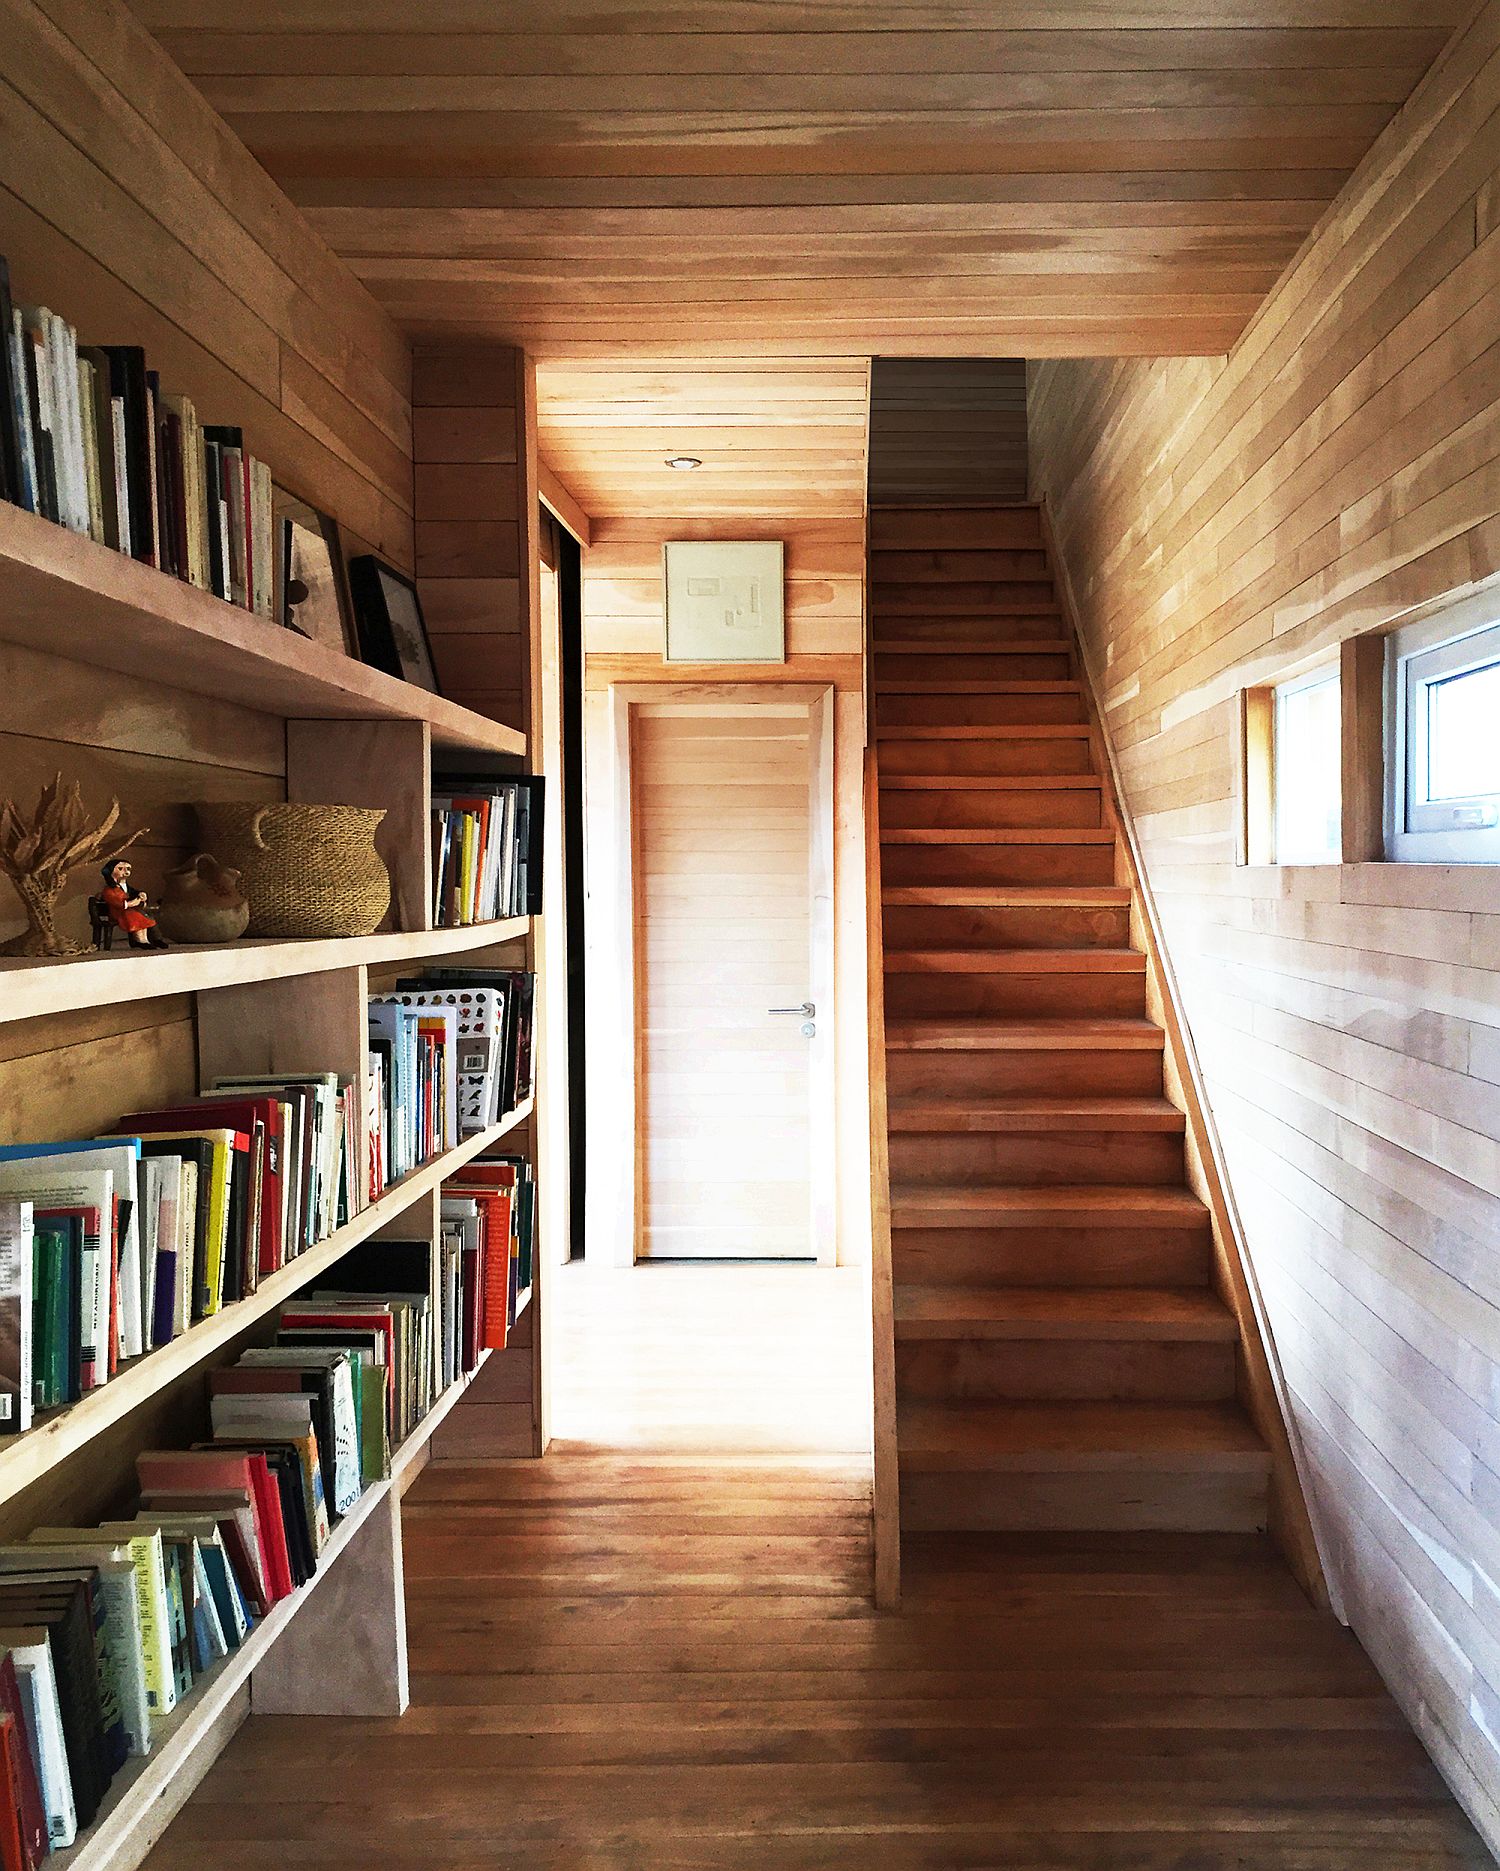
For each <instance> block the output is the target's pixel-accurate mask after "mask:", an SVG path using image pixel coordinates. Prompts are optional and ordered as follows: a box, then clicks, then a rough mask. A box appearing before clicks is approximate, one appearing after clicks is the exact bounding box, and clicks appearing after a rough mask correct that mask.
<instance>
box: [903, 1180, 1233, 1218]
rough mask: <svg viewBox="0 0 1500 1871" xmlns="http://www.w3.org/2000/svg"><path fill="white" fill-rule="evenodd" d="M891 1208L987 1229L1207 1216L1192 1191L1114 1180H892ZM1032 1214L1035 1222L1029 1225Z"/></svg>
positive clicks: (1205, 1210)
mask: <svg viewBox="0 0 1500 1871" xmlns="http://www.w3.org/2000/svg"><path fill="white" fill-rule="evenodd" d="M891 1206H892V1208H893V1209H900V1210H902V1211H903V1212H904V1211H905V1210H906V1209H908V1208H919V1209H921V1211H922V1212H923V1214H924V1215H926V1216H929V1217H935V1216H938V1215H982V1216H983V1217H984V1218H985V1220H986V1222H987V1223H988V1224H989V1225H990V1226H992V1227H994V1226H1004V1225H1006V1223H1007V1222H1008V1221H1010V1220H1019V1221H1020V1225H1023V1226H1031V1225H1038V1226H1052V1227H1067V1226H1074V1227H1080V1228H1089V1227H1097V1226H1099V1225H1100V1224H1101V1223H1107V1224H1109V1225H1112V1226H1114V1227H1117V1228H1154V1227H1164V1228H1174V1227H1175V1228H1187V1227H1195V1226H1197V1225H1198V1224H1200V1223H1202V1222H1204V1221H1206V1220H1207V1219H1208V1210H1207V1209H1206V1208H1205V1207H1204V1205H1203V1203H1202V1202H1201V1201H1199V1199H1198V1197H1197V1196H1196V1195H1194V1194H1193V1192H1192V1190H1191V1189H1172V1188H1159V1187H1156V1186H1155V1185H1152V1184H1140V1183H1117V1182H1078V1183H1063V1184H1053V1183H1041V1184H1024V1183H992V1184H987V1185H979V1184H970V1185H968V1186H966V1187H964V1188H956V1187H954V1186H952V1185H951V1184H945V1183H925V1182H924V1183H905V1184H902V1183H896V1182H893V1183H892V1186H891ZM1033 1217H1039V1218H1040V1220H1039V1221H1037V1222H1036V1223H1035V1224H1033V1222H1032V1218H1033ZM1075 1217H1076V1218H1077V1219H1076V1220H1075V1219H1074V1218H1075ZM906 1225H908V1226H909V1225H910V1224H909V1223H908V1224H906Z"/></svg>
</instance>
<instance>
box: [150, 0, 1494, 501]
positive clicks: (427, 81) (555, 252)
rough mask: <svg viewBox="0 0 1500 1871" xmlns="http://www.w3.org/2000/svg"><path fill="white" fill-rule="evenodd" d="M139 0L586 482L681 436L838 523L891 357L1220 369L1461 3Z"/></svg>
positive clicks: (321, 214) (325, 224) (420, 319)
mask: <svg viewBox="0 0 1500 1871" xmlns="http://www.w3.org/2000/svg"><path fill="white" fill-rule="evenodd" d="M135 5H136V11H137V12H138V13H139V14H140V16H141V17H142V18H143V19H144V20H145V22H146V23H147V25H149V26H150V27H151V28H152V30H153V31H155V32H156V33H157V35H158V37H159V38H160V39H161V40H162V42H163V43H164V44H165V45H166V47H167V49H168V50H169V51H170V52H171V53H172V55H173V56H174V57H175V58H176V59H177V60H178V61H179V63H180V64H181V65H182V66H183V67H184V69H185V70H186V71H187V72H188V73H189V74H190V75H191V76H192V77H193V78H194V79H195V80H196V81H197V82H198V84H199V85H200V86H201V87H202V89H203V90H204V91H205V92H206V93H207V95H208V97H209V99H210V100H211V101H212V102H213V103H214V104H215V105H216V106H217V107H218V109H219V110H220V111H221V112H222V113H223V114H224V115H225V116H226V117H227V118H228V120H229V121H230V123H231V124H232V125H233V126H234V128H235V130H236V131H237V132H238V134H239V135H240V136H241V137H243V139H244V140H245V142H246V143H247V144H248V145H249V146H250V148H251V149H252V150H253V151H254V152H255V154H256V155H257V156H258V157H259V158H260V159H261V161H262V162H263V163H264V164H265V166H266V167H267V168H268V169H269V170H270V171H271V173H272V174H273V175H274V176H275V177H276V178H277V180H278V181H279V182H280V183H281V184H282V186H283V187H284V188H285V189H286V190H287V191H288V193H289V194H290V195H291V196H292V197H293V199H294V200H296V201H298V202H299V203H300V204H301V205H302V206H303V207H304V209H305V210H306V211H307V213H308V214H309V216H310V217H311V219H312V220H313V222H314V224H315V225H316V226H317V227H319V228H320V229H321V231H322V232H323V233H324V235H325V236H326V237H327V238H328V240H329V241H330V242H331V243H332V245H333V246H334V247H335V248H336V249H337V250H338V251H339V252H340V253H342V254H343V255H345V257H346V258H347V259H348V260H349V261H350V263H351V264H352V265H353V267H354V268H355V270H356V271H357V272H358V273H359V274H360V275H361V276H362V277H363V278H364V279H365V280H366V281H367V282H368V284H369V286H370V288H371V290H372V291H373V292H374V293H375V294H376V296H377V297H378V298H379V299H381V300H382V301H383V302H384V303H385V304H386V305H387V306H388V307H389V308H390V310H391V312H392V313H393V314H394V315H395V316H396V317H397V318H398V319H400V320H401V321H402V322H403V323H405V324H406V325H408V326H409V327H410V328H411V329H412V330H414V331H425V332H432V331H449V332H461V331H471V332H482V333H485V334H487V335H492V336H503V337H505V338H507V339H510V340H513V341H515V342H518V343H521V344H524V345H525V346H526V347H527V348H528V349H530V350H531V351H532V352H534V353H535V355H536V356H537V358H538V359H539V360H540V361H541V363H542V365H543V368H544V375H543V381H544V385H545V386H546V391H547V410H548V428H549V435H550V436H551V437H555V438H557V440H556V442H554V443H550V444H549V453H551V454H552V456H553V461H554V466H556V467H557V468H558V470H559V472H561V473H563V475H564V478H565V479H566V478H568V472H567V467H566V466H565V462H564V457H563V453H562V452H561V451H562V449H563V447H564V443H563V440H562V438H564V437H565V436H567V437H571V438H572V440H571V443H569V444H567V446H571V447H572V449H573V450H574V454H573V456H571V457H570V458H569V459H570V460H572V461H575V462H576V460H577V459H578V457H579V454H580V451H585V450H586V448H587V444H586V443H585V440H584V437H583V433H582V432H583V431H584V430H585V429H589V428H593V430H594V432H595V433H601V431H600V427H599V425H600V424H607V425H608V428H609V429H610V430H611V431H612V434H611V435H610V436H609V438H608V440H607V441H601V443H600V445H599V446H598V447H597V448H596V449H594V450H593V451H592V453H590V454H589V461H590V467H589V470H588V475H587V479H588V483H589V485H590V486H591V487H592V486H595V485H597V486H598V488H599V489H600V490H601V493H600V495H599V496H597V497H602V498H605V499H606V500H607V501H608V502H609V503H610V509H611V510H619V511H644V510H645V509H644V507H642V506H641V505H639V504H638V502H639V501H640V500H643V499H645V498H647V497H651V498H654V497H656V494H657V489H656V486H655V485H654V482H655V480H656V479H657V478H659V474H658V471H659V468H660V460H661V455H660V453H659V450H660V448H661V445H662V440H663V436H664V434H665V433H666V432H668V431H670V437H671V439H670V446H671V448H672V449H673V450H683V451H686V452H689V453H695V454H702V455H703V456H704V459H705V463H706V464H707V463H709V462H710V461H712V462H713V463H714V467H715V472H714V473H713V474H709V473H708V472H707V469H706V468H705V470H704V471H700V473H699V474H697V475H692V476H690V475H675V476H673V477H672V490H671V491H672V494H673V496H674V497H675V499H676V501H677V502H678V503H679V504H681V503H683V502H687V503H689V505H690V503H691V502H692V501H695V500H700V499H701V500H703V501H706V502H708V503H710V505H711V506H712V505H715V504H717V503H718V502H720V501H722V499H723V498H724V497H725V496H726V494H728V493H730V492H731V483H732V482H734V480H735V470H734V469H733V468H732V466H731V463H730V460H729V454H730V445H729V444H728V443H723V442H721V439H720V438H721V437H722V435H723V433H724V432H725V431H728V430H735V431H737V432H738V433H737V437H736V439H737V440H738V441H739V442H740V443H742V444H744V443H749V444H750V446H749V447H747V448H744V449H743V450H742V452H743V454H744V456H745V459H744V460H743V461H742V462H741V463H740V466H739V470H738V473H739V480H738V483H737V484H738V485H740V486H743V487H744V488H745V489H747V490H749V489H753V488H754V487H756V486H757V485H759V486H761V487H762V489H763V492H762V494H761V495H759V496H758V498H760V499H762V501H766V500H771V499H773V498H774V497H775V490H776V482H775V481H774V480H772V479H770V478H767V477H770V476H773V475H774V476H776V477H779V479H780V480H781V481H783V482H785V481H787V480H788V478H789V477H790V479H791V482H792V484H793V485H794V486H796V485H802V483H801V482H799V481H797V479H796V477H797V476H798V475H799V474H800V473H801V471H802V467H803V465H804V464H802V463H801V462H800V461H795V462H794V461H791V460H790V459H789V457H790V456H811V455H815V454H817V453H818V452H819V451H820V450H824V449H825V448H826V449H827V450H829V451H830V452H829V453H828V454H827V455H826V456H825V457H824V459H825V465H826V473H825V474H823V475H821V476H820V475H819V474H818V473H817V471H816V469H814V468H812V464H810V463H809V464H807V465H808V467H809V468H810V470H811V477H810V478H811V480H812V481H817V482H819V483H820V486H819V494H818V497H819V499H820V500H821V501H822V502H823V505H822V506H821V507H820V509H819V510H822V511H826V510H827V504H826V503H827V496H828V493H829V490H830V489H833V490H838V489H844V490H849V491H853V490H854V489H855V484H856V481H857V479H858V472H857V470H856V469H855V468H854V467H853V466H852V465H851V464H850V462H849V460H848V456H849V452H850V451H849V445H850V442H851V440H852V429H850V427H849V425H848V424H847V423H846V422H845V421H844V420H843V419H842V418H841V419H839V420H838V421H835V422H829V421H826V420H824V419H823V418H824V417H825V416H828V415H831V414H832V406H838V405H840V404H841V399H843V398H844V397H845V396H846V395H847V391H848V386H849V382H850V378H851V372H852V371H858V370H861V369H862V368H863V360H865V359H867V358H869V357H870V356H872V355H880V354H885V355H892V356H897V355H899V356H978V357H984V356H997V355H1001V356H1003V355H1009V356H1021V357H1024V356H1033V357H1040V356H1055V355H1082V354H1095V355H1162V354H1168V353H1217V352H1221V351H1224V350H1226V349H1227V348H1228V347H1229V345H1230V344H1231V343H1232V341H1233V340H1234V338H1235V337H1236V336H1237V335H1238V333H1239V332H1240V331H1241V330H1242V329H1243V327H1244V325H1245V323H1246V321H1247V320H1248V319H1249V317H1250V315H1251V314H1252V313H1253V311H1254V310H1255V308H1256V307H1257V306H1258V305H1259V303H1260V301H1261V300H1262V298H1263V297H1264V295H1265V293H1266V291H1267V290H1268V288H1269V287H1270V285H1271V284H1272V282H1273V281H1274V280H1275V278H1276V277H1277V275H1278V274H1279V273H1280V271H1281V269H1282V268H1283V266H1284V265H1285V264H1286V262H1287V260H1288V259H1289V258H1290V257H1291V255H1292V254H1293V252H1294V251H1295V250H1296V248H1297V246H1298V245H1299V243H1300V242H1301V240H1302V239H1303V237H1304V236H1305V235H1306V233H1307V231H1308V230H1309V228H1310V227H1311V226H1312V224H1313V222H1314V221H1315V220H1316V219H1317V217H1318V215H1319V214H1320V213H1321V211H1322V209H1323V208H1324V207H1325V206H1326V204H1327V203H1328V202H1329V200H1331V198H1332V197H1333V195H1334V194H1335V193H1336V191H1337V190H1338V188H1339V186H1340V184H1341V183H1342V181H1343V179H1344V178H1345V177H1346V176H1347V175H1348V173H1349V171H1350V170H1351V169H1352V168H1353V167H1354V165H1355V164H1356V163H1357V162H1358V161H1359V159H1360V157H1361V156H1362V155H1363V154H1364V152H1365V151H1366V150H1367V149H1368V147H1369V145H1370V143H1371V142H1372V140H1373V139H1374V137H1375V135H1376V134H1377V132H1378V131H1379V130H1380V128H1381V127H1382V125H1384V124H1385V123H1386V121H1387V120H1388V119H1389V118H1390V117H1391V115H1392V114H1393V113H1394V112H1395V111H1396V110H1397V109H1398V108H1399V106H1400V105H1401V103H1402V102H1403V101H1404V100H1405V98H1406V97H1407V96H1408V95H1409V94H1410V92H1411V90H1412V88H1413V86H1414V85H1415V84H1416V82H1417V80H1418V78H1419V77H1420V76H1421V74H1422V72H1423V71H1424V70H1425V69H1426V67H1427V66H1428V65H1429V64H1430V62H1431V61H1432V59H1433V58H1434V56H1435V55H1436V53H1437V52H1438V50H1439V49H1440V48H1441V46H1442V44H1443V43H1444V41H1445V39H1446V37H1447V35H1448V33H1449V31H1450V30H1451V29H1452V28H1453V26H1455V25H1456V24H1457V23H1458V20H1459V18H1460V17H1461V16H1462V15H1463V14H1464V13H1466V12H1467V10H1468V6H1469V0H1423V4H1421V5H1418V4H1417V3H1416V0H1306V3H1305V4H1299V5H1296V6H1294V5H1292V4H1291V3H1290V0H1135V3H1134V4H1120V5H1112V4H1107V3H1101V0H1012V3H1009V4H1004V5H1001V4H995V3H993V0H991V3H986V0H938V3H936V4H930V5H915V4H902V0H703V3H698V0H656V4H651V3H650V0H498V3H497V0H419V4H413V0H135ZM414 26H419V27H420V30H414ZM818 360H827V361H828V362H827V367H826V374H825V369H824V367H823V366H822V365H820V364H819V362H818ZM699 363H701V364H702V365H703V366H704V367H705V368H704V376H705V382H704V384H703V385H701V386H698V387H694V386H693V385H692V383H691V379H692V377H693V376H694V374H695V366H696V365H697V364H699ZM783 363H785V364H789V365H791V366H792V368H791V369H790V370H787V371H786V372H785V373H784V382H785V386H786V393H785V394H784V395H782V394H778V393H776V392H774V391H771V392H770V396H771V403H772V404H773V405H774V407H773V408H771V409H770V410H769V412H768V413H767V420H766V421H765V422H764V423H763V424H761V425H760V426H757V425H756V414H757V411H761V410H764V409H765V408H766V404H765V396H766V394H767V392H768V385H767V380H766V379H767V371H766V366H767V365H780V364H783ZM615 371H618V373H619V374H618V379H617V381H618V383H619V386H620V395H619V399H618V400H619V405H620V406H619V409H618V410H616V409H615V408H613V407H609V408H603V409H601V407H600V406H601V405H612V404H613V403H614V401H615V400H616V399H615V398H614V397H613V396H612V395H611V392H610V383H611V381H612V376H611V373H612V372H615ZM656 378H661V379H662V380H663V381H665V382H667V383H669V384H670V385H671V386H672V388H671V391H670V393H669V394H666V395H664V396H663V398H662V399H661V401H660V404H659V406H654V405H653V400H652V398H651V397H650V396H649V395H646V396H642V395H641V390H642V386H643V385H645V384H647V383H649V382H651V381H652V380H654V379H656ZM736 379H738V380H739V381H740V383H741V385H742V387H743V388H744V389H745V390H746V392H747V396H746V400H745V401H743V402H739V403H737V402H736V401H735V400H734V399H735V394H736V392H735V391H734V390H733V388H732V387H731V386H732V384H733V383H734V381H735V380H736ZM820 380H822V381H825V382H826V385H827V387H828V390H829V394H828V395H827V396H826V397H816V396H811V395H809V394H808V391H809V386H810V385H811V384H813V383H814V382H816V381H820ZM798 399H803V400H804V401H805V403H806V407H805V408H803V409H802V410H801V414H800V417H799V415H798ZM820 401H822V402H826V403H827V404H829V405H830V408H828V409H825V410H821V411H820V410H819V409H817V408H816V407H815V405H816V404H817V403H818V402H820ZM583 410H589V411H591V412H593V413H594V414H595V415H597V416H598V419H599V420H598V423H597V424H596V423H594V422H593V419H592V417H591V418H590V421H589V422H588V423H584V422H582V421H580V420H578V419H577V418H578V417H579V412H581V411H583ZM679 418H680V419H682V420H683V421H685V422H686V425H687V426H686V427H682V426H679ZM699 418H701V425H700V431H699V432H700V433H701V436H702V438H703V440H702V445H701V446H699V445H698V443H697V442H695V440H694V432H693V427H692V425H693V421H696V420H698V419H699ZM832 431H837V433H836V434H834V433H831V432H832ZM637 445H638V446H637ZM752 457H754V459H752ZM771 457H778V458H779V459H778V460H777V461H772V460H771ZM574 472H575V479H579V480H582V479H583V478H585V477H584V476H583V474H582V473H581V472H580V471H579V470H578V469H577V468H576V467H575V470H574ZM577 491H579V493H580V497H584V490H583V488H582V487H581V486H580V487H579V488H578V490H577ZM805 491H806V492H807V493H808V495H809V498H811V497H812V491H813V490H812V487H811V486H810V485H808V486H807V487H806V488H805ZM585 504H587V499H585ZM684 510H687V509H686V508H685V509H684ZM760 510H762V511H764V510H767V509H766V508H765V506H764V505H762V507H761V508H760Z"/></svg>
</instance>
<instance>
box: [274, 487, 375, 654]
mask: <svg viewBox="0 0 1500 1871" xmlns="http://www.w3.org/2000/svg"><path fill="white" fill-rule="evenodd" d="M271 526H272V539H273V541H274V542H275V549H276V573H275V589H274V593H273V605H274V615H275V617H276V620H277V622H278V623H280V624H281V625H282V626H283V627H284V628H285V629H287V630H295V631H296V632H297V634H298V635H299V636H302V637H306V638H308V639H309V641H311V642H313V643H321V644H322V645H323V646H324V648H325V649H330V650H336V651H338V653H339V654H340V655H342V656H353V657H358V655H359V642H358V638H357V637H356V635H355V628H354V606H353V602H352V600H351V598H350V593H349V576H348V571H347V569H346V567H345V565H344V548H343V542H342V540H341V539H340V537H339V529H338V524H337V522H336V521H335V520H333V519H332V518H331V517H330V516H329V515H328V514H326V513H321V512H319V510H318V509H317V508H316V507H314V506H311V505H310V504H309V503H308V502H307V501H305V500H303V499H302V498H301V497H300V496H299V495H297V494H294V493H292V492H290V490H289V489H287V488H285V487H280V486H277V485H275V484H274V483H273V484H272V488H271Z"/></svg>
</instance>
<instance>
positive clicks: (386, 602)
mask: <svg viewBox="0 0 1500 1871" xmlns="http://www.w3.org/2000/svg"><path fill="white" fill-rule="evenodd" d="M349 588H350V591H351V592H352V594H353V597H354V618H355V622H356V624H357V625H358V628H359V653H360V655H361V656H362V657H363V658H364V660H365V661H366V662H367V663H368V664H369V665H370V667H371V668H372V669H383V670H384V671H385V673H386V674H387V675H388V676H400V677H401V678H402V680H403V681H406V682H414V683H415V684H416V686H417V687H418V688H419V689H426V690H427V691H428V692H429V693H430V694H432V695H440V694H441V693H442V690H441V689H440V688H439V687H438V679H437V670H436V668H435V667H434V665H433V660H432V645H431V644H430V643H429V642H428V641H427V625H426V623H425V622H424V621H423V618H422V601H421V599H420V598H419V597H418V596H417V588H416V586H415V585H414V584H413V583H412V581H411V580H410V579H409V578H407V577H406V576H405V575H404V574H403V573H401V572H398V571H397V570H396V569H395V567H394V566H391V565H387V564H386V563H385V561H384V560H383V559H377V558H375V557H374V556H373V555H370V554H367V555H366V556H364V557H363V558H358V559H351V560H350V561H349Z"/></svg>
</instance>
